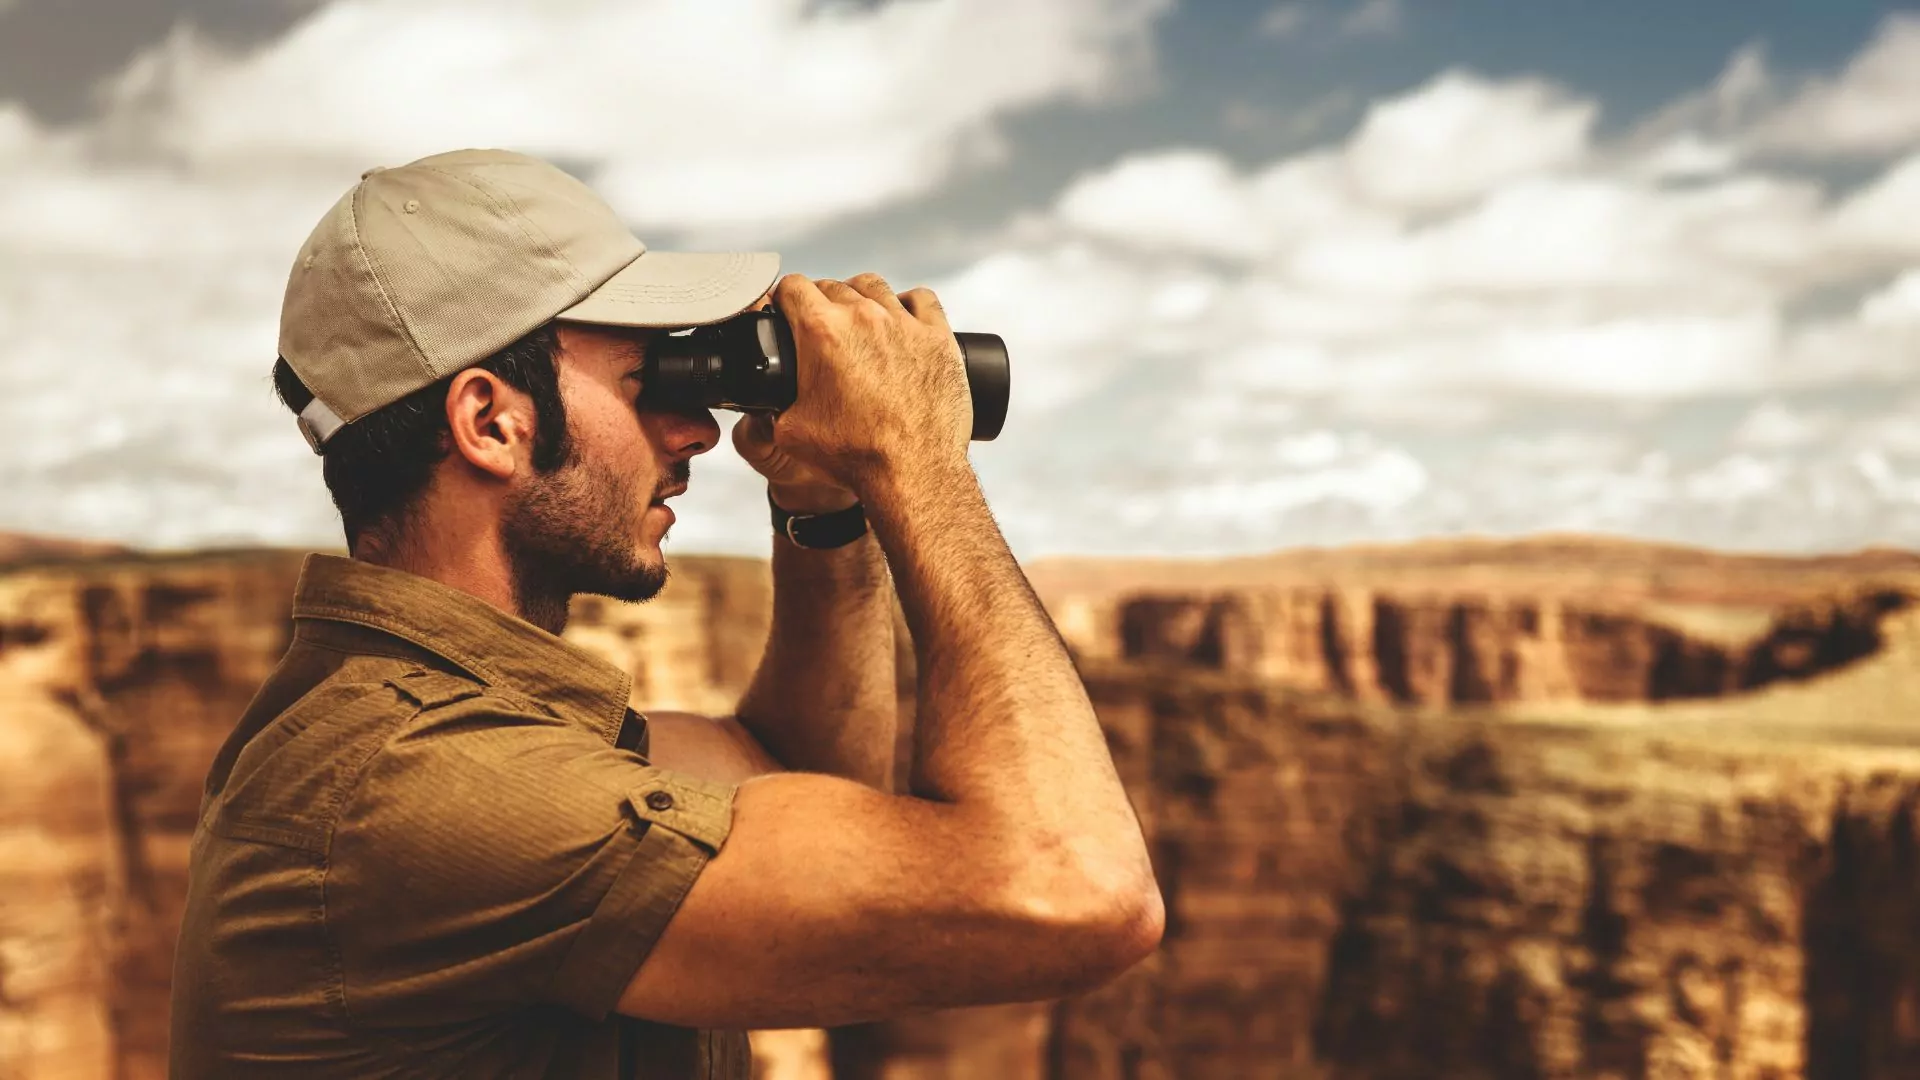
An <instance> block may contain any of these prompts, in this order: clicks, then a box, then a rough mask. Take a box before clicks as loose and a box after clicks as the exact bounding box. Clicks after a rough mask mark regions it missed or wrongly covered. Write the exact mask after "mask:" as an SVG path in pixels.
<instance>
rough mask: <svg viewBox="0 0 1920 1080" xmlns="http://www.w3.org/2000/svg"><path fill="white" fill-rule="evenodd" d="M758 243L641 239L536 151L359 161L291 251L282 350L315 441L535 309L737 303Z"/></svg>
mask: <svg viewBox="0 0 1920 1080" xmlns="http://www.w3.org/2000/svg"><path fill="white" fill-rule="evenodd" d="M779 273H780V256H778V255H775V254H772V253H768V252H758V253H746V252H718V253H700V254H694V253H686V252H675V251H649V250H647V246H646V245H645V244H643V243H641V242H640V241H639V240H638V239H636V238H635V237H634V235H633V233H632V232H631V231H629V230H628V228H627V226H626V225H625V224H623V223H622V222H621V220H620V218H619V216H618V215H617V214H615V213H614V211H613V208H612V207H610V206H608V205H607V204H606V202H605V201H604V200H602V199H601V198H600V197H599V196H598V195H595V194H594V193H593V191H592V190H591V189H589V188H588V187H587V186H586V185H585V184H583V183H581V182H580V181H578V180H576V179H574V178H573V177H571V176H568V175H567V174H566V173H564V172H562V171H560V170H559V169H557V168H555V167H554V166H552V165H550V164H548V163H547V162H544V161H541V160H540V159H538V158H534V157H529V156H527V155H525V154H518V153H513V152H511V151H507V150H456V151H454V152H452V153H448V154H436V155H434V156H433V157H427V158H421V159H420V160H419V161H416V162H413V163H412V164H409V165H402V166H399V167H397V168H392V169H379V168H376V169H369V170H367V172H365V173H363V174H362V175H361V177H360V182H359V183H358V184H356V185H355V186H354V188H353V190H351V191H349V192H347V194H346V195H345V196H343V197H342V198H341V199H340V201H339V202H337V203H335V204H334V206H333V209H331V210H329V211H327V214H326V216H325V217H323V218H321V219H320V224H319V225H318V226H317V227H316V228H315V229H314V230H313V235H312V236H309V237H308V238H307V242H306V243H305V244H303V245H302V246H301V248H300V254H299V255H298V256H297V257H296V258H295V259H294V263H293V272H292V273H291V274H290V275H289V276H288V278H287V295H286V300H285V302H284V303H282V305H281V307H280V355H281V356H282V357H283V358H285V359H286V361H287V364H288V365H289V366H290V367H292V368H293V372H294V374H296V375H298V376H299V377H300V381H301V382H302V383H305V384H306V387H307V389H308V390H309V391H311V392H312V393H313V402H312V404H310V405H308V406H307V407H306V408H305V409H304V410H302V411H301V413H300V431H301V433H302V434H303V435H305V436H306V438H307V442H308V444H310V445H311V446H312V447H313V449H314V452H315V453H319V452H321V449H322V447H323V446H324V444H325V443H326V441H327V440H328V439H329V438H331V437H332V436H333V434H334V432H336V431H338V430H339V429H340V428H341V427H343V426H345V425H347V424H350V423H352V422H353V421H355V420H358V419H360V418H361V417H363V416H365V415H367V414H368V413H371V412H373V411H374V410H376V409H379V408H380V407H382V406H384V405H388V404H391V403H393V402H395V401H398V400H399V399H401V398H403V397H405V396H406V395H408V394H410V393H412V392H413V391H415V390H418V389H420V388H421V387H423V386H427V385H429V384H431V383H433V382H435V381H437V380H439V379H442V378H445V377H446V376H448V375H451V374H453V373H454V372H456V371H459V370H460V369H462V368H465V367H469V366H471V365H473V364H477V363H479V362H480V361H482V360H485V359H486V358H487V357H489V356H492V355H493V354H494V353H496V352H499V351H500V350H501V349H504V348H506V347H507V346H508V345H511V344H512V343H513V342H515V341H517V340H519V339H520V338H522V337H524V336H525V335H527V334H528V333H531V332H532V331H533V330H535V329H537V328H538V327H540V326H542V325H545V324H546V323H548V322H550V321H552V320H555V319H559V320H565V321H568V322H583V323H601V324H606V325H612V326H643V327H657V328H667V329H670V328H676V327H686V326H701V325H704V324H706V323H713V322H719V321H720V320H722V319H725V318H727V317H728V316H730V315H734V314H737V313H738V312H740V311H743V310H745V309H746V308H747V307H748V306H749V305H750V304H752V303H753V302H754V301H755V300H757V299H759V297H760V295H761V294H762V293H764V292H766V290H767V288H768V286H770V285H772V284H773V281H774V279H775V278H776V277H778V276H779Z"/></svg>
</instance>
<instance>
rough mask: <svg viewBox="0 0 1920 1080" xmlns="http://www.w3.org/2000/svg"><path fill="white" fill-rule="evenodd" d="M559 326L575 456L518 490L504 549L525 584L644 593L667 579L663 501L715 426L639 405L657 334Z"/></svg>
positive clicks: (710, 443) (681, 483)
mask: <svg viewBox="0 0 1920 1080" xmlns="http://www.w3.org/2000/svg"><path fill="white" fill-rule="evenodd" d="M557 333H558V336H559V339H560V356H559V357H558V358H557V360H558V367H559V374H560V394H561V399H562V400H563V401H564V402H565V403H566V413H567V429H568V432H569V434H570V435H571V437H572V442H573V453H572V456H571V457H570V458H569V459H568V460H567V461H566V462H564V463H563V464H562V465H561V466H560V467H559V468H558V469H556V470H554V471H553V472H550V473H544V474H543V473H537V472H533V473H529V475H528V479H527V480H526V482H525V483H523V484H521V485H520V487H519V488H518V490H517V491H516V492H515V494H514V497H513V499H512V500H511V502H510V504H509V506H508V508H507V516H506V520H505V523H504V538H505V541H506V545H507V551H508V554H509V556H510V557H511V558H512V560H513V563H514V570H515V574H516V576H517V577H518V578H519V579H520V581H521V585H522V587H523V588H527V587H533V586H536V585H537V587H538V588H540V589H542V590H543V591H557V592H564V593H593V594H597V595H601V596H610V597H614V598H615V599H620V600H636V601H637V600H645V599H648V598H650V597H652V596H654V595H655V594H657V593H658V592H659V591H660V590H661V588H663V587H664V586H665V585H666V581H667V563H666V556H665V555H664V554H663V553H662V552H661V550H660V541H661V540H662V538H664V537H665V536H666V533H667V530H668V528H670V527H671V526H672V525H673V511H672V510H671V509H669V508H668V507H667V506H666V505H665V504H664V500H665V499H667V498H669V497H671V496H673V495H677V494H679V493H680V492H681V491H682V490H684V489H685V488H686V485H687V480H688V474H689V472H690V464H689V463H690V462H691V460H692V458H693V457H694V455H696V454H703V453H706V452H707V451H708V450H711V449H713V447H714V445H715V444H716V443H717V442H718V441H719V438H720V426H719V425H718V424H717V423H715V422H714V419H713V415H712V414H711V413H708V412H706V411H700V412H697V413H674V412H660V411H656V410H640V409H637V408H635V406H634V402H635V399H636V397H637V396H638V395H639V393H640V364H641V360H642V359H643V357H644V356H645V348H646V343H647V341H648V339H649V338H650V337H651V336H652V334H651V333H650V332H648V331H633V330H621V329H616V328H611V327H593V326H575V325H570V324H561V325H560V326H559V327H557Z"/></svg>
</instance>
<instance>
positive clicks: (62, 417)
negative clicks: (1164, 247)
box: [0, 0, 1178, 545]
mask: <svg viewBox="0 0 1920 1080" xmlns="http://www.w3.org/2000/svg"><path fill="white" fill-rule="evenodd" d="M1165 7H1166V3H1165V2H1164V0H1064V2H1061V3H1047V4H1029V3H1024V2H1020V0H918V2H914V3H903V4H890V5H886V6H882V7H877V8H868V7H864V6H852V5H824V6H823V5H818V4H814V3H810V2H808V0H755V2H752V3H730V4H705V5H693V4H676V3H671V2H668V0H653V2H646V3H625V2H615V0H579V2H573V3H566V4H558V5H534V4H506V3H499V4H485V5H472V4H464V3H455V2H452V0H336V2H334V3H332V4H329V5H327V6H325V7H324V8H322V9H321V10H319V11H318V12H317V13H316V14H315V15H314V16H313V17H311V18H309V19H308V20H306V21H304V22H302V23H301V24H299V25H298V26H296V27H295V28H294V29H293V30H291V31H290V32H289V33H288V34H287V35H286V36H285V37H283V38H281V39H279V40H276V41H274V42H271V43H269V44H267V45H266V46H264V47H262V48H259V49H257V50H255V51H252V52H248V53H246V54H229V53H227V52H225V51H223V50H222V49H220V48H218V47H216V46H214V45H211V44H209V43H207V42H206V41H203V40H201V39H200V38H198V37H196V36H194V35H193V34H192V33H191V32H189V31H185V30H182V31H179V32H176V33H175V34H174V35H173V36H172V37H171V38H169V39H168V40H167V42H166V43H165V44H164V45H162V46H160V47H159V48H157V49H155V50H152V51H151V52H149V53H148V54H146V55H144V56H142V57H140V58H138V59H137V60H136V61H135V62H134V63H133V64H131V65H130V66H129V68H128V69H127V71H126V72H125V73H123V74H122V75H121V76H120V77H119V78H118V79H117V80H115V81H114V83H113V85H112V86H111V87H110V88H109V89H108V91H107V96H106V112H105V114H104V115H103V116H101V117H100V118H99V119H98V120H96V121H93V122H90V123H88V124H86V125H83V126H81V127H78V128H74V129H70V130H63V131H60V132H52V131H47V130H43V129H42V128H40V127H38V126H37V125H35V124H34V123H33V122H32V121H31V120H30V118H29V117H28V116H27V114H26V113H24V112H23V111H22V110H21V109H20V108H19V107H18V106H17V105H12V104H0V338H3V339H4V340H5V341H6V342H7V349H6V354H5V358H4V363H0V424H3V425H4V426H5V427H6V429H7V431H8V433H9V437H8V439H7V440H6V441H5V443H4V450H0V487H4V490H6V491H7V493H8V496H9V498H8V507H7V515H6V519H5V526H4V527H8V528H19V529H30V530H37V531H46V532H66V533H84V534H92V535H101V536H108V537H114V538H118V539H123V540H130V541H135V542H139V543H146V544H158V545H175V544H194V543H206V542H213V541H222V540H225V541H236V540H251V541H271V542H288V543H292V542H301V541H305V542H321V543H324V542H328V541H329V540H330V539H331V538H332V537H334V536H335V535H336V526H335V525H334V523H333V522H334V521H335V518H334V515H333V511H332V509H331V507H330V506H329V505H328V504H327V502H326V496H325V492H324V489H323V488H322V487H321V486H320V484H319V482H318V479H317V467H316V464H315V459H314V458H313V456H312V455H311V454H310V453H308V451H307V450H306V447H305V445H304V444H303V443H302V442H301V440H300V439H299V438H298V437H297V436H296V435H295V434H294V431H293V427H292V425H291V421H290V419H289V418H288V416H287V415H286V413H285V412H284V410H283V409H281V407H280V406H279V404H278V403H277V402H275V401H274V399H273V396H272V393H271V388H270V385H269V382H268V372H269V370H270V368H271V365H272V360H273V351H274V341H275V338H276V332H275V324H276V322H277V317H278V310H279V303H280V293H281V289H282V286H283V283H284V281H285V275H286V271H287V266H288V265H289V263H290V261H291V258H292V255H293V252H294V251H295V250H297V248H298V246H299V244H300V242H301V240H302V238H303V237H304V236H305V235H306V234H307V232H308V230H310V229H311V228H312V226H313V224H314V223H315V222H316V221H317V220H318V219H319V217H320V215H321V213H322V212H324V211H325V209H326V208H327V207H328V206H329V205H330V204H331V203H332V202H333V201H334V200H335V199H337V198H338V197H339V195H340V194H341V193H342V192H344V191H345V190H347V188H348V187H349V186H350V185H351V184H352V182H353V180H354V179H355V177H357V176H358V175H359V173H360V172H361V170H363V169H365V168H366V167H368V166H370V165H374V164H389V165H391V164H397V163H400V162H402V161H405V160H410V159H411V158H413V157H416V156H420V155H424V154H428V153H432V152H437V151H441V150H446V149H451V148H454V147H456V146H460V145H508V146H517V147H520V148H523V149H532V150H537V151H542V152H545V153H547V154H549V155H553V156H554V157H556V158H557V159H558V160H561V161H563V162H565V163H567V164H568V165H570V166H571V167H574V168H576V169H582V170H586V171H588V172H589V173H590V174H591V175H592V177H593V179H594V180H595V182H596V185H597V186H599V187H600V188H601V190H603V191H604V192H605V193H607V194H608V195H609V196H610V197H611V198H612V199H613V200H614V201H616V202H617V203H618V204H619V205H620V206H621V207H622V208H623V209H624V210H626V211H627V212H628V213H629V214H631V215H632V217H633V219H634V220H635V222H636V223H637V225H638V226H639V227H640V228H641V235H642V236H643V237H644V236H650V235H654V236H657V233H650V232H649V231H647V227H648V226H653V227H662V226H665V225H668V224H671V225H672V226H675V227H676V228H677V229H678V230H679V231H681V232H682V233H683V234H684V233H689V232H690V233H693V234H698V235H701V236H705V237H707V238H708V239H711V240H713V241H714V242H716V243H717V242H721V241H726V240H739V241H741V242H744V241H745V240H746V239H749V238H750V239H752V240H753V241H754V242H755V243H768V242H772V241H774V240H776V239H777V238H778V236H779V235H780V234H782V233H789V234H790V233H793V232H796V231H800V230H805V229H808V228H813V227H817V226H819V225H821V224H823V223H826V222H829V221H832V220H834V219H835V218H837V217H840V216H842V215H845V214H849V213H854V212H864V211H868V210H871V209H872V208H875V207H879V206H885V205H887V204H889V203H895V202H898V201H900V200H902V199H907V198H910V197H914V196H916V195H919V194H922V193H924V192H926V191H928V190H930V189H931V188H933V187H934V186H936V185H937V184H939V183H940V182H942V181H943V180H944V179H945V178H947V177H949V176H951V175H952V174H953V173H954V171H955V170H958V169H962V168H964V167H966V166H967V165H968V164H969V163H970V162H975V161H978V160H982V159H983V158H984V157H986V156H989V155H991V154H992V153H994V152H996V148H997V145H998V142H999V138H1000V137H999V134H998V125H999V123H1000V121H1001V120H1003V119H1004V118H1006V117H1009V116H1012V115H1014V114H1016V113H1019V112H1021V111H1023V110H1028V109H1031V108H1033V107H1034V106H1037V105H1040V104H1043V103H1047V102H1059V101H1068V100H1080V99H1092V98H1100V97H1108V96H1113V95H1118V94H1124V93H1131V92H1134V90H1133V89H1131V88H1132V87H1136V86H1138V85H1139V83H1140V81H1141V80H1142V79H1143V78H1144V77H1148V76H1150V75H1151V71H1150V67H1151V65H1150V63H1149V55H1148V44H1149V42H1148V38H1147V31H1148V29H1149V28H1150V26H1151V24H1152V22H1153V20H1154V18H1155V17H1156V15H1157V14H1158V13H1159V12H1160V11H1162V10H1164V8H1165ZM983 70H991V71H992V72H994V76H993V77H991V78H983V77H981V72H982V71H983ZM1174 300H1175V301H1177V300H1178V297H1177V296H1176V297H1175V298H1174ZM1174 306H1175V307H1176V308H1177V307H1178V303H1174ZM1156 310H1167V309H1166V308H1165V306H1164V304H1163V306H1162V308H1159V309H1156ZM718 471H719V472H720V473H722V474H723V475H724V474H725V473H726V471H727V470H726V467H725V466H722V467H721V468H720V469H719V470H718ZM294 477H307V478H308V480H307V481H304V482H292V481H290V478H294ZM751 505H752V503H751V500H750V499H748V500H741V501H739V504H738V507H737V508H736V509H737V511H738V512H737V513H735V514H734V515H733V516H732V517H731V518H729V519H728V520H729V521H731V522H732V523H733V525H734V526H735V527H736V528H743V529H744V528H747V527H748V526H749V525H750V524H752V523H755V522H758V520H759V519H758V518H757V517H756V516H754V514H752V513H751V512H750V507H751ZM265 506H273V507H274V511H273V512H272V513H270V514H269V513H263V511H262V510H261V508H262V507H265ZM683 531H685V530H683ZM763 532H764V530H763V529H762V528H759V527H753V528H752V529H751V531H750V532H749V533H748V535H752V536H755V537H758V536H761V535H762V534H763Z"/></svg>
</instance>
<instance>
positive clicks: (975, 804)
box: [875, 463, 1151, 879]
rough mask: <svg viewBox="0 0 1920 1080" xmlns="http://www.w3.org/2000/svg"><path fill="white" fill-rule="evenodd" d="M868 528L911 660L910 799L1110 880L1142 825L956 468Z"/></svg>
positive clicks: (903, 498)
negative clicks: (914, 665)
mask: <svg viewBox="0 0 1920 1080" xmlns="http://www.w3.org/2000/svg"><path fill="white" fill-rule="evenodd" d="M879 502H880V503H881V504H882V505H881V506H880V508H879V511H878V515H877V516H876V517H875V524H876V528H877V530H878V532H879V535H880V539H881V541H882V543H883V544H884V545H885V550H886V554H887V560H888V563H889V565H891V567H892V568H893V575H894V579H895V581H896V583H897V586H898V588H899V590H900V599H901V603H902V606H903V608H904V609H905V612H906V616H907V622H908V627H909V629H910V631H911V632H912V634H913V639H914V644H915V652H916V655H917V657H918V660H919V699H918V713H917V720H916V724H915V755H914V768H913V777H912V781H911V784H912V789H913V794H915V795H919V796H922V797H925V798H930V799H936V800H940V801H943V802H949V803H953V804H955V805H956V806H961V807H967V808H969V809H970V810H971V811H972V812H975V813H978V814H979V815H980V818H979V820H980V821H981V822H982V824H983V826H984V827H986V828H989V829H993V830H995V831H998V830H999V829H1001V828H1018V829H1020V830H1021V832H1022V834H1023V835H1024V836H1026V837H1028V838H1029V839H1030V840H1032V841H1034V842H1035V843H1036V844H1037V845H1038V847H1039V848H1041V849H1053V850H1056V851H1059V852H1060V853H1061V854H1063V855H1068V854H1069V853H1070V858H1071V860H1072V861H1074V862H1077V863H1078V865H1076V866H1072V867H1070V868H1069V869H1072V870H1075V871H1083V870H1086V869H1089V868H1090V867H1089V864H1096V865H1097V866H1098V868H1099V870H1100V871H1101V872H1102V873H1105V874H1110V875H1112V876H1114V877H1117V878H1125V877H1130V876H1138V875H1147V876H1148V877H1149V879H1150V875H1151V870H1150V868H1149V867H1148V865H1147V858H1146V850H1145V845H1144V842H1143V840H1142V838H1141V834H1140V825H1139V821H1138V819H1137V818H1136V817H1135V816H1134V814H1133V810H1132V807H1131V805H1130V804H1129V803H1128V801H1127V797H1126V793H1125V790H1124V788H1122V786H1121V784H1120V779H1119V776H1118V775H1117V773H1116V772H1115V770H1114V767H1113V761H1112V757H1111V755H1110V753H1109V751H1108V749H1107V744H1106V739H1105V736H1104V734H1103V733H1102V731H1101V729H1100V725H1099V721H1098V719H1097V718H1096V717H1095V715H1094V712H1093V706H1092V703H1091V702H1090V701H1089V700H1088V698H1087V693H1086V688H1085V686H1084V685H1083V684H1082V682H1081V681H1080V677H1079V673H1078V672H1077V671H1076V670H1075V668H1074V666H1073V662H1072V659H1071V657H1070V656H1069V655H1068V653H1067V650H1066V646H1065V644H1064V643H1063V642H1062V641H1061V639H1060V636H1059V634H1058V632H1057V631H1056V630H1055V628H1054V625H1053V622H1052V620H1051V619H1050V618H1049V617H1048V615H1047V613H1046V611H1045V609H1044V608H1043V607H1042V606H1041V604H1040V602H1039V600H1038V598H1037V597H1036V596H1035V595H1034V593H1033V589H1032V587H1031V586H1030V585H1029V584H1028V582H1027V579H1026V575H1025V574H1024V573H1023V572H1022V571H1021V569H1020V567H1019V565H1018V564H1017V563H1016V562H1015V561H1014V558H1013V555H1012V553H1011V552H1010V551H1009V550H1008V549H1007V546H1006V543H1005V541H1004V540H1003V539H1002V538H1001V536H1000V532H999V529H998V527H997V526H996V525H995V524H994V522H993V518H992V516H991V514H990V513H989V512H988V510H987V507H986V502H985V499H984V498H983V496H982V495H981V492H980V489H979V485H978V481H977V480H976V479H975V478H974V476H973V473H972V471H971V470H970V469H968V468H966V467H965V466H964V463H962V464H961V465H960V466H959V467H958V468H956V469H950V470H947V471H946V472H944V473H942V474H940V475H938V476H936V477H934V478H933V479H932V482H930V483H915V484H913V485H911V486H910V487H906V486H902V487H889V488H888V493H887V496H886V497H885V498H884V499H882V500H879Z"/></svg>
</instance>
